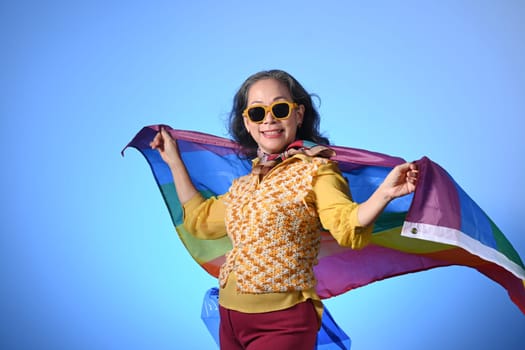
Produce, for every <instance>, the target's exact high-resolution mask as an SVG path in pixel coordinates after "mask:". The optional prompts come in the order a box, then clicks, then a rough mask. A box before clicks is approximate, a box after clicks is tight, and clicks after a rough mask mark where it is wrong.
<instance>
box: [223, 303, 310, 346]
mask: <svg viewBox="0 0 525 350" xmlns="http://www.w3.org/2000/svg"><path fill="white" fill-rule="evenodd" d="M219 313H220V317H221V322H220V326H219V338H220V343H221V350H269V349H270V350H288V349H293V350H312V349H314V348H315V345H316V340H317V331H318V329H319V320H318V317H317V313H316V312H315V308H314V305H313V304H312V302H311V301H310V300H307V301H305V302H302V303H299V304H297V305H295V306H293V307H291V308H289V309H285V310H279V311H272V312H264V313H250V314H249V313H243V312H238V311H233V310H229V309H226V308H223V307H222V306H219Z"/></svg>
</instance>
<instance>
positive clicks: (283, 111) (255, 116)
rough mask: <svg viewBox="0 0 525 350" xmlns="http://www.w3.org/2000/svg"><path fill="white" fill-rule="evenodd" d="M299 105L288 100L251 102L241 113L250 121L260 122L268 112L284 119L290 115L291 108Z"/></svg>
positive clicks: (279, 118)
mask: <svg viewBox="0 0 525 350" xmlns="http://www.w3.org/2000/svg"><path fill="white" fill-rule="evenodd" d="M297 107H299V105H298V104H297V103H295V102H289V101H275V102H274V103H272V104H271V105H269V106H267V105H263V104H253V105H251V106H248V107H246V109H245V110H244V112H242V115H243V116H244V117H246V118H248V119H250V120H251V121H252V122H254V123H257V124H260V123H262V122H263V120H264V117H266V114H267V113H268V112H271V113H272V116H273V117H274V118H275V119H278V120H284V119H287V118H288V117H290V115H291V114H292V110H293V109H294V108H297Z"/></svg>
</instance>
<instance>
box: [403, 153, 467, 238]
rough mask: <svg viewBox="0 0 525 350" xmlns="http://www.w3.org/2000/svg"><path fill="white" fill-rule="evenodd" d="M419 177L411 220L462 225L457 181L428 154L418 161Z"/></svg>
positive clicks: (457, 228)
mask: <svg viewBox="0 0 525 350" xmlns="http://www.w3.org/2000/svg"><path fill="white" fill-rule="evenodd" d="M417 164H418V167H419V180H418V185H417V188H416V191H415V193H414V200H413V201H412V204H411V207H410V210H409V212H408V214H407V218H406V220H407V221H410V222H419V223H425V224H431V225H436V226H444V227H448V228H453V229H456V230H460V229H461V217H460V214H461V208H460V203H459V198H458V193H457V191H456V186H455V184H454V181H453V180H452V179H451V178H450V176H449V174H448V173H447V172H446V171H445V170H444V169H443V168H441V167H440V166H439V165H438V164H436V163H434V162H432V161H431V160H430V159H428V158H427V157H423V158H421V159H420V160H419V161H418V162H417Z"/></svg>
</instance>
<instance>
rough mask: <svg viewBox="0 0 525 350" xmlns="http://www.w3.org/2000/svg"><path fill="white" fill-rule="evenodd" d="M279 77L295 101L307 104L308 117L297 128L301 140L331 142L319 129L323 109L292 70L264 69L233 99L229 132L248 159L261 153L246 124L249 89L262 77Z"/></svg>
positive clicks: (247, 82) (324, 143)
mask: <svg viewBox="0 0 525 350" xmlns="http://www.w3.org/2000/svg"><path fill="white" fill-rule="evenodd" d="M263 79H275V80H277V81H279V82H281V83H283V84H284V85H285V86H287V87H288V90H289V91H290V94H291V96H292V100H293V102H295V103H297V104H298V105H303V106H304V109H305V110H304V117H303V122H302V125H301V127H300V128H299V129H298V130H297V136H296V137H297V139H300V140H308V141H312V142H315V143H317V144H323V145H328V144H329V143H330V141H329V140H328V138H326V137H324V136H322V135H321V134H320V132H319V122H320V117H319V112H317V109H316V108H315V106H314V105H313V103H312V96H315V95H311V94H309V93H308V92H307V91H306V90H305V89H304V88H303V86H302V85H301V84H300V83H299V82H298V81H297V80H296V79H295V78H294V77H293V76H291V75H290V74H289V73H287V72H285V71H282V70H277V69H273V70H268V71H261V72H258V73H255V74H253V75H252V76H250V77H249V78H248V79H246V81H244V83H243V84H242V85H241V87H240V88H239V91H237V93H236V94H235V96H234V98H233V107H232V110H231V112H230V118H229V133H230V135H231V136H232V137H233V139H234V140H235V141H237V142H238V143H239V145H240V146H241V153H243V154H244V155H245V156H246V157H248V158H253V157H255V155H256V154H257V147H258V146H257V143H256V142H255V140H254V139H253V138H252V137H251V135H250V134H249V133H248V131H247V130H246V128H245V126H244V122H243V118H244V117H243V115H242V112H243V111H244V109H245V108H246V105H247V104H248V91H249V90H250V87H251V86H252V85H253V84H254V83H256V82H257V81H259V80H263Z"/></svg>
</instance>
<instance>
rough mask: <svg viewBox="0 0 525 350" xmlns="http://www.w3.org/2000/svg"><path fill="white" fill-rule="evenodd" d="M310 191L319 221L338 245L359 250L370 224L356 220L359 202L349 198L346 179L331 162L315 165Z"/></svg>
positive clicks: (363, 245) (368, 239)
mask: <svg viewBox="0 0 525 350" xmlns="http://www.w3.org/2000/svg"><path fill="white" fill-rule="evenodd" d="M314 193H315V196H316V207H317V212H318V213H319V219H320V220H321V224H322V225H323V227H324V228H325V229H326V230H328V231H330V233H331V234H332V236H333V237H334V238H335V240H336V241H337V242H338V243H339V244H340V245H341V246H344V247H351V248H352V249H361V248H363V247H365V246H366V245H367V244H368V243H369V242H370V239H371V237H372V230H373V224H372V225H369V226H362V225H361V223H360V222H359V219H358V217H357V211H358V208H359V204H358V203H356V202H354V201H353V200H352V196H351V194H350V189H349V186H348V182H347V181H346V179H345V178H344V177H343V175H342V174H341V171H340V170H339V167H338V166H337V164H336V163H335V162H328V163H326V164H323V165H321V166H320V167H319V171H318V173H317V177H316V178H315V182H314Z"/></svg>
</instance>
